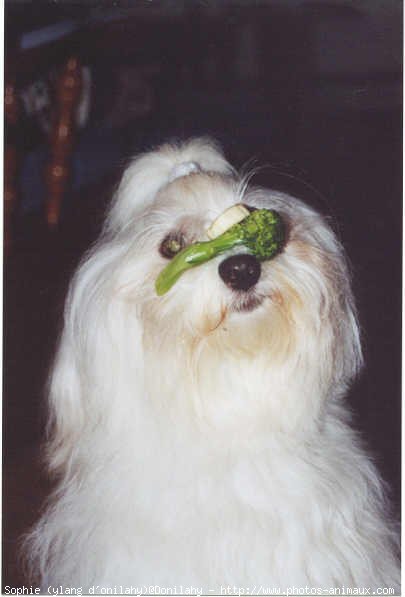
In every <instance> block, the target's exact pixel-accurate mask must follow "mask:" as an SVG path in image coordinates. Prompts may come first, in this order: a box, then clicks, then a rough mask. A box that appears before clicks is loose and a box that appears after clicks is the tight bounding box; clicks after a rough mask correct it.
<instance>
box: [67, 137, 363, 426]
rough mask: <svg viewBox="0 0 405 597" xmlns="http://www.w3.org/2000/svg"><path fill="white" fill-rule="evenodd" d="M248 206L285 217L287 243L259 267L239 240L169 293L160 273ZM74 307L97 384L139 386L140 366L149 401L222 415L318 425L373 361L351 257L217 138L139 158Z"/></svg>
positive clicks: (219, 418)
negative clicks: (232, 158)
mask: <svg viewBox="0 0 405 597" xmlns="http://www.w3.org/2000/svg"><path fill="white" fill-rule="evenodd" d="M238 203H239V204H240V203H242V204H244V205H246V206H247V207H248V208H249V209H254V208H268V209H273V210H275V211H277V212H278V214H279V215H280V216H281V218H282V220H283V222H284V227H285V230H286V239H285V243H284V245H283V247H282V249H281V250H280V252H279V253H278V254H277V255H276V256H275V257H274V258H273V259H271V260H268V261H262V262H259V261H258V260H257V259H256V258H255V257H254V256H252V255H251V254H249V252H248V250H247V249H244V248H242V247H241V246H240V247H238V248H237V249H232V250H231V251H229V252H228V253H224V254H222V255H219V256H218V257H215V258H214V259H212V260H210V261H208V262H206V263H204V264H202V265H200V266H198V267H195V268H193V269H190V270H189V271H187V272H185V273H184V275H183V276H182V277H181V278H180V279H179V280H178V281H177V282H176V284H175V285H174V286H173V287H172V288H171V289H170V290H169V292H167V293H166V294H165V295H163V296H158V295H157V293H156V290H155V281H156V278H157V277H158V275H159V273H160V272H161V271H162V269H163V268H164V267H165V266H166V265H167V263H168V261H169V260H170V259H171V258H172V257H173V255H174V254H175V252H176V251H177V250H179V248H182V247H185V246H187V245H190V244H191V243H194V242H196V241H204V240H207V233H206V231H207V228H208V227H209V226H210V224H211V223H212V222H213V220H215V218H217V217H218V216H219V215H220V214H221V213H222V212H224V210H225V209H227V208H229V207H230V206H232V205H234V204H238ZM173 240H174V241H176V242H175V243H174V244H173V243H172V242H171V241H173ZM173 247H175V249H173ZM68 311H69V313H70V316H69V321H71V322H75V321H76V323H77V322H78V321H79V322H80V321H81V322H82V324H80V323H77V326H79V327H77V330H79V331H78V334H79V336H81V338H82V342H81V346H82V347H85V349H86V350H87V352H86V351H85V354H86V357H87V359H88V360H87V364H85V363H84V362H83V361H82V365H81V366H82V369H83V370H84V371H87V369H88V370H89V371H90V370H91V371H92V379H91V380H90V378H88V379H87V380H86V381H87V383H88V384H96V385H97V384H98V385H100V384H101V380H103V381H102V383H103V384H104V386H108V383H107V378H108V377H110V378H111V379H110V386H111V388H113V387H114V386H115V387H117V384H118V385H119V384H121V386H122V388H121V390H118V392H121V393H123V390H124V389H125V388H126V389H127V390H128V392H129V393H130V392H131V391H135V386H134V385H133V384H132V382H131V375H133V376H134V377H136V379H137V381H136V388H137V391H139V392H142V394H143V396H145V397H146V398H145V399H147V400H150V401H151V402H152V403H153V402H155V403H156V402H158V403H160V405H164V407H165V408H166V407H167V408H169V405H170V408H172V409H173V410H174V412H177V413H178V412H179V411H181V410H183V411H184V410H188V409H191V411H192V412H194V414H195V413H197V414H198V417H201V418H202V419H204V418H206V419H207V420H210V421H211V422H212V421H215V422H216V423H217V424H222V423H223V422H224V421H228V420H229V421H230V420H232V421H233V422H234V421H235V418H236V420H237V419H238V417H243V418H244V421H245V422H246V421H248V420H250V419H251V418H252V417H253V418H254V417H256V418H257V417H258V416H260V417H265V415H266V413H267V414H269V416H270V419H271V420H272V421H273V423H275V424H276V426H277V427H278V428H282V429H286V428H288V427H290V428H291V427H294V426H296V425H297V424H298V423H299V424H301V423H302V421H303V420H307V421H313V420H315V419H316V417H317V413H318V412H319V409H320V408H321V407H322V404H323V402H324V400H325V398H326V397H327V396H329V397H330V399H331V400H333V399H335V398H336V396H338V395H339V394H341V393H342V392H343V391H345V390H346V388H347V385H348V383H349V382H350V380H351V379H352V377H353V375H354V374H355V373H356V371H357V370H358V367H359V365H360V362H361V351H360V343H359V334H358V326H357V322H356V317H355V309H354V304H353V298H352V293H351V289H350V283H349V276H348V271H347V266H346V261H345V258H344V253H343V250H342V247H341V246H340V244H339V243H338V241H337V240H336V238H335V236H334V234H333V233H332V231H331V229H330V228H329V226H328V225H327V223H326V222H325V220H324V219H323V218H322V217H321V216H320V215H319V214H317V213H316V212H315V211H313V210H312V209H310V208H309V207H307V206H306V205H305V204H303V203H302V202H301V201H299V200H297V199H295V198H292V197H290V196H287V195H285V194H282V193H279V192H272V191H269V190H265V189H262V188H254V187H251V186H250V184H249V183H248V181H247V180H246V178H243V177H242V178H240V177H239V176H238V175H237V173H236V172H235V171H234V170H233V169H232V167H231V166H230V165H229V164H228V163H227V162H226V160H225V159H224V157H223V155H222V154H221V152H220V151H219V149H218V148H217V147H216V146H215V145H214V144H212V142H210V141H208V140H206V139H197V140H192V141H190V142H188V143H186V144H183V145H179V146H175V145H165V146H163V147H161V148H159V149H158V150H157V151H155V152H151V153H149V154H144V155H143V156H141V157H140V158H137V159H136V160H135V161H134V162H133V164H131V165H130V166H129V168H128V169H127V170H126V172H125V174H124V177H123V180H122V182H121V184H120V186H119V188H118V191H117V193H116V196H115V200H114V202H113V205H112V208H111V210H110V213H109V215H108V218H107V222H106V226H105V230H104V232H103V235H102V237H101V240H100V241H99V243H98V244H97V246H96V248H95V250H94V251H93V252H92V254H91V256H90V257H89V258H88V259H87V260H86V261H85V263H84V264H83V266H82V268H81V269H80V270H79V273H78V275H77V277H76V280H75V282H74V284H73V286H72V291H71V295H70V300H69V301H68ZM86 314H87V315H86ZM85 318H87V319H86V320H85ZM85 321H86V323H85ZM72 325H73V324H72V323H71V324H70V328H69V329H70V331H71V342H72V343H76V344H77V341H75V340H74V332H73V327H72ZM80 325H82V329H79V328H80ZM90 344H91V346H92V348H89V346H90ZM108 371H111V374H110V376H109V375H108ZM128 372H129V374H128ZM125 376H126V380H124V377H125ZM117 380H120V381H119V382H118V381H117ZM131 384H132V385H131ZM111 392H113V390H111ZM300 422H301V423H300Z"/></svg>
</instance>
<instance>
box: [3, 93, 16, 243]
mask: <svg viewBox="0 0 405 597" xmlns="http://www.w3.org/2000/svg"><path fill="white" fill-rule="evenodd" d="M4 115H5V122H6V131H5V132H6V134H5V148H4V249H5V253H6V254H7V253H9V252H10V248H11V243H12V225H13V214H14V210H15V206H16V203H17V144H16V139H15V137H16V135H15V132H16V128H17V123H18V101H17V97H16V92H15V86H14V83H13V82H6V84H5V97H4Z"/></svg>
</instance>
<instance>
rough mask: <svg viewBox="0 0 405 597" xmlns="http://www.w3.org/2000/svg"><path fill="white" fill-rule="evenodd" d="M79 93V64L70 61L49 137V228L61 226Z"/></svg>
mask: <svg viewBox="0 0 405 597" xmlns="http://www.w3.org/2000/svg"><path fill="white" fill-rule="evenodd" d="M80 92H81V68H80V64H79V61H78V59H77V58H70V59H69V60H68V62H67V64H66V66H65V68H64V70H63V72H62V74H61V76H60V78H59V80H58V82H57V89H56V102H57V106H56V114H55V116H56V118H55V122H54V125H53V127H52V131H51V137H50V145H51V156H50V163H49V165H48V167H47V170H46V186H47V199H46V220H47V223H48V226H49V227H50V228H55V227H57V225H58V224H59V218H60V212H61V206H62V199H63V196H64V194H65V191H66V186H67V182H68V180H69V175H70V162H71V156H72V150H73V144H74V133H75V116H76V108H77V104H78V101H79V98H80Z"/></svg>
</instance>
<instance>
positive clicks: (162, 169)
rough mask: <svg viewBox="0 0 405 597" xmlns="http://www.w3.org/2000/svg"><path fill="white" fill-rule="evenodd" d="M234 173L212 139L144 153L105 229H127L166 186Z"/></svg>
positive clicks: (121, 190) (131, 168)
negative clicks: (201, 174) (195, 176)
mask: <svg viewBox="0 0 405 597" xmlns="http://www.w3.org/2000/svg"><path fill="white" fill-rule="evenodd" d="M196 171H207V172H218V173H221V174H231V173H233V169H232V166H231V165H230V164H229V163H228V162H227V161H226V159H225V158H224V156H223V154H222V151H221V149H220V148H219V146H218V145H217V144H216V143H215V142H214V141H212V140H211V139H209V138H206V137H202V138H197V139H191V140H190V141H187V142H185V143H182V144H169V143H167V144H165V145H162V146H160V147H159V148H157V149H156V150H155V151H151V152H149V153H144V154H142V155H140V156H138V157H137V158H135V160H134V161H133V162H132V163H131V164H130V165H129V167H128V168H127V169H126V171H125V172H124V175H123V177H122V180H121V183H120V185H119V187H118V189H117V192H116V194H115V197H114V201H113V204H112V208H111V210H110V213H109V215H108V218H107V222H106V229H107V230H108V231H109V232H116V231H119V230H120V229H122V228H123V227H125V226H126V225H127V224H128V223H129V222H131V221H132V220H133V218H134V217H135V216H136V215H137V214H139V212H140V211H142V210H143V209H144V208H145V207H146V206H147V205H149V204H150V202H151V201H153V199H154V197H155V195H156V193H157V192H158V191H159V190H160V189H161V188H162V187H164V186H165V185H166V184H168V183H170V182H171V181H173V180H174V179H175V178H178V177H180V176H187V175H188V174H191V173H192V172H196Z"/></svg>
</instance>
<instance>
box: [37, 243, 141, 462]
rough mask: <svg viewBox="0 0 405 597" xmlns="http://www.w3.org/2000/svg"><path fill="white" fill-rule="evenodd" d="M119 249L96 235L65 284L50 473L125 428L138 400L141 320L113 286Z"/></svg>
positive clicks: (52, 394) (51, 398)
mask: <svg viewBox="0 0 405 597" xmlns="http://www.w3.org/2000/svg"><path fill="white" fill-rule="evenodd" d="M124 252H125V246H113V245H112V244H111V243H109V242H104V241H103V240H101V241H100V242H99V243H98V245H96V247H95V248H94V249H93V251H92V253H91V254H90V255H88V256H87V258H86V259H85V261H84V262H83V263H82V265H81V266H80V267H79V269H78V271H77V272H76V274H75V276H74V278H73V280H72V282H71V285H70V289H69V293H68V296H67V299H66V304H65V313H64V327H63V331H62V335H61V338H60V342H59V348H58V351H57V354H56V358H55V362H54V366H53V368H52V372H51V375H50V380H49V390H48V403H49V412H50V417H49V423H48V443H47V454H46V458H47V464H48V466H49V469H50V471H51V472H56V473H58V472H59V471H65V472H67V471H68V470H71V469H72V467H73V471H74V470H75V469H74V466H75V463H78V462H80V457H81V454H82V453H83V450H84V451H86V450H87V449H89V442H91V444H92V446H93V448H92V449H94V450H96V451H97V446H96V444H97V442H99V443H100V444H103V443H105V442H106V441H108V435H109V433H110V432H111V430H112V429H115V428H117V429H122V428H124V427H128V419H130V417H131V412H132V409H134V408H136V407H137V405H138V403H139V401H137V400H136V399H135V398H136V396H137V395H139V393H140V388H141V385H142V371H143V369H142V349H141V334H142V332H141V325H140V322H139V319H138V317H137V312H136V305H134V304H133V303H130V302H129V301H128V300H125V299H122V298H121V297H120V294H119V292H118V291H117V277H116V274H117V272H118V271H120V265H122V262H123V260H124V259H125V257H124V256H123V253H124ZM131 265H133V267H136V264H135V263H132V262H131ZM125 417H126V419H125ZM122 419H123V420H122ZM86 442H87V443H86ZM86 446H87V447H86Z"/></svg>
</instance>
